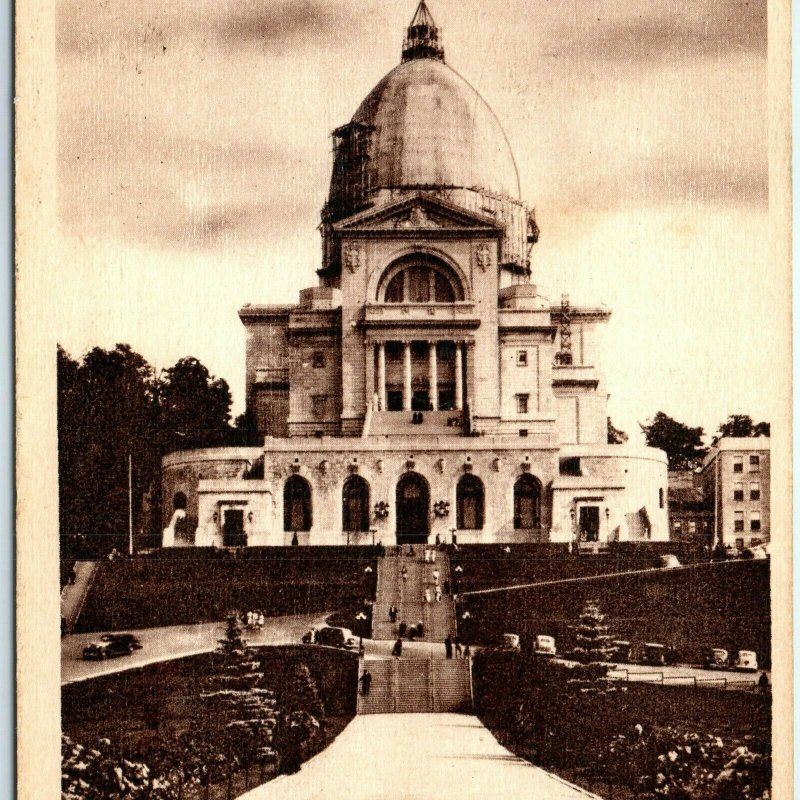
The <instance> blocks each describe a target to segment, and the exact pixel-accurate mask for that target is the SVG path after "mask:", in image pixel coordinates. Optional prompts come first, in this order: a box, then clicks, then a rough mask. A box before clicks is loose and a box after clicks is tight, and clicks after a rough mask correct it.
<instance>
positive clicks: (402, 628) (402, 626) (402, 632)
mask: <svg viewBox="0 0 800 800" xmlns="http://www.w3.org/2000/svg"><path fill="white" fill-rule="evenodd" d="M407 629H408V626H407V625H406V624H405V622H401V623H400V625H399V627H398V628H397V635H398V636H400V637H401V638H402V637H403V636H405V635H406V630H407Z"/></svg>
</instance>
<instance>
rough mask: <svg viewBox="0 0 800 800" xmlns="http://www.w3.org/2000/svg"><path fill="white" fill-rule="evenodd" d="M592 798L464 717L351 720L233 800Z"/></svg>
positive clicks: (374, 716) (390, 716)
mask: <svg viewBox="0 0 800 800" xmlns="http://www.w3.org/2000/svg"><path fill="white" fill-rule="evenodd" d="M329 797H335V798H337V800H377V798H382V799H383V800H385V799H386V798H392V797H402V798H408V800H422V798H425V799H426V800H427V798H439V799H440V800H446V799H447V798H451V797H453V798H458V800H501V798H502V800H507V799H508V798H510V797H526V798H536V800H599V798H598V797H597V795H594V794H591V793H590V792H586V791H584V790H583V789H580V788H579V787H577V786H573V785H572V784H571V783H567V782H566V781H563V780H561V778H558V777H557V776H555V775H551V774H550V773H549V772H545V771H544V770H543V769H540V768H539V767H534V766H533V765H532V764H529V763H528V762H527V761H523V760H522V759H521V758H517V757H516V756H515V755H513V754H512V753H510V752H509V751H508V750H506V749H505V748H504V747H502V746H501V745H500V744H499V743H498V741H497V739H495V738H494V736H492V734H491V733H490V732H489V731H488V730H487V728H485V727H484V726H483V725H482V724H481V722H480V720H479V719H478V718H477V717H474V716H471V715H467V714H366V715H364V716H359V717H356V718H355V719H354V720H353V721H352V722H351V723H350V724H349V725H348V726H347V727H346V728H345V729H344V730H343V731H342V732H341V733H340V734H339V736H337V737H336V739H335V740H334V741H333V743H332V744H330V745H329V746H328V747H327V748H326V749H325V750H323V751H322V752H321V753H320V754H319V755H317V756H315V757H314V758H312V759H311V760H310V761H307V762H306V763H305V764H303V767H302V769H301V770H300V772H298V773H296V774H294V775H282V776H280V777H278V778H276V779H275V780H273V781H270V782H269V783H266V784H264V785H263V786H259V787H258V788H257V789H253V790H251V791H249V792H246V793H245V794H243V795H241V798H240V800H316V798H320V800H322V798H326V799H327V798H329Z"/></svg>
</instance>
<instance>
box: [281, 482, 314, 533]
mask: <svg viewBox="0 0 800 800" xmlns="http://www.w3.org/2000/svg"><path fill="white" fill-rule="evenodd" d="M283 529H284V530H285V531H310V530H311V487H310V486H309V485H308V481H307V480H306V479H305V478H301V477H300V476H299V475H292V477H291V478H289V480H288V481H286V484H285V485H284V487H283Z"/></svg>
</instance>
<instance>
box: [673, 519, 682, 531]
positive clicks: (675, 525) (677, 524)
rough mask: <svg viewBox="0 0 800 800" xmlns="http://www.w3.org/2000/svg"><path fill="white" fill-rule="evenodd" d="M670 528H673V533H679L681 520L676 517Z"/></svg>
mask: <svg viewBox="0 0 800 800" xmlns="http://www.w3.org/2000/svg"><path fill="white" fill-rule="evenodd" d="M672 530H673V532H674V533H680V532H681V521H680V520H679V519H676V520H675V521H674V522H673V523H672Z"/></svg>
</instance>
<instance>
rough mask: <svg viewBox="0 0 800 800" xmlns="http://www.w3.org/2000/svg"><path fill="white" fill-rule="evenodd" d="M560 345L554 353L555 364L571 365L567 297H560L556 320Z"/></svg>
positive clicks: (570, 326)
mask: <svg viewBox="0 0 800 800" xmlns="http://www.w3.org/2000/svg"><path fill="white" fill-rule="evenodd" d="M558 328H559V335H560V338H561V345H560V347H559V350H558V352H557V353H556V364H558V365H559V366H562V367H568V366H570V365H571V364H572V309H571V308H570V304H569V295H568V294H562V295H561V312H560V314H559V318H558Z"/></svg>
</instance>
